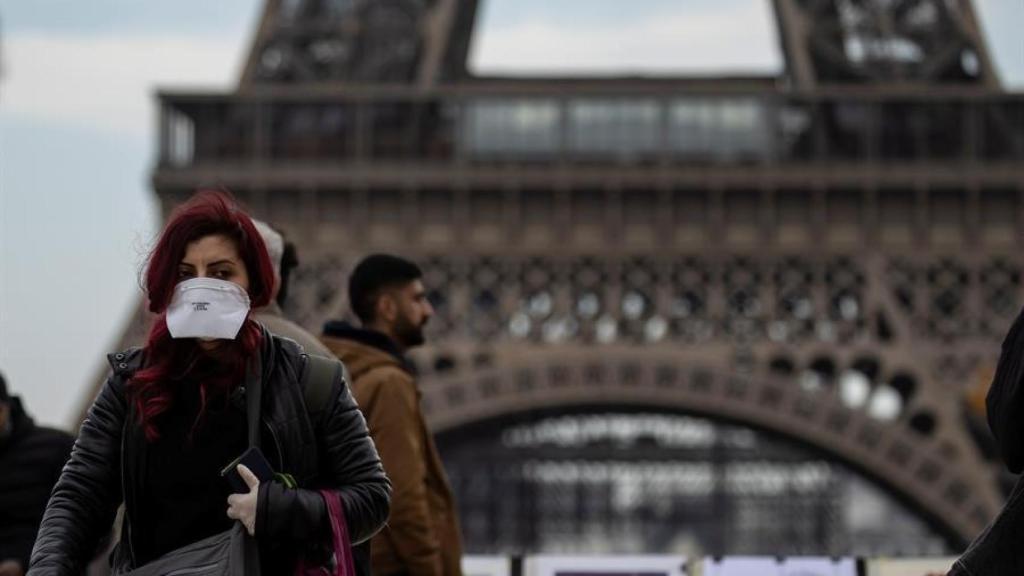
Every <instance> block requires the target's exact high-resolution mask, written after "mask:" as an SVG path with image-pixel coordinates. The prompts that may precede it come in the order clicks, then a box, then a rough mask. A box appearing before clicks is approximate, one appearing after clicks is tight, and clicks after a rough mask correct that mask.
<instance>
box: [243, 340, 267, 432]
mask: <svg viewBox="0 0 1024 576" xmlns="http://www.w3.org/2000/svg"><path fill="white" fill-rule="evenodd" d="M262 399H263V361H262V359H261V358H260V355H259V354H253V355H252V358H251V359H250V360H249V366H248V367H247V369H246V374H245V414H246V421H247V423H248V424H249V446H250V447H254V446H255V447H259V445H260V418H261V414H260V401H261V400H262Z"/></svg>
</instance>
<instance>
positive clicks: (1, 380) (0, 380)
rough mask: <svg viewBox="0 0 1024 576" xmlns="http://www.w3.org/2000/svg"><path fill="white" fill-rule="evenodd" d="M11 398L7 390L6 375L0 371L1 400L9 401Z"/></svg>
mask: <svg viewBox="0 0 1024 576" xmlns="http://www.w3.org/2000/svg"><path fill="white" fill-rule="evenodd" d="M10 399H11V396H10V394H9V393H8V392H7V381H6V380H4V375H3V373H2V372H0V402H7V401H8V400H10Z"/></svg>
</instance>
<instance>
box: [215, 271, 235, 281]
mask: <svg viewBox="0 0 1024 576" xmlns="http://www.w3.org/2000/svg"><path fill="white" fill-rule="evenodd" d="M213 277H214V278H219V279H221V280H226V279H228V278H231V272H230V271H228V270H217V271H216V272H214V273H213Z"/></svg>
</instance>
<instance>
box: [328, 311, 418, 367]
mask: <svg viewBox="0 0 1024 576" xmlns="http://www.w3.org/2000/svg"><path fill="white" fill-rule="evenodd" d="M324 336H330V337H331V338H338V339H340V340H352V341H354V342H358V343H360V344H364V345H366V346H370V347H371V348H376V349H377V350H380V351H382V352H386V353H388V354H390V355H391V356H393V357H394V358H395V359H396V360H398V363H399V364H400V365H401V366H402V368H403V369H405V371H406V372H409V373H410V374H413V373H414V372H415V371H414V370H413V366H412V363H411V362H409V359H408V358H406V357H405V355H404V354H402V351H401V350H400V349H399V348H398V345H397V344H395V342H394V341H393V340H392V339H391V338H389V337H388V336H387V335H386V334H384V333H382V332H377V331H376V330H367V329H365V328H357V327H355V326H353V325H351V324H349V323H348V322H346V321H344V320H330V321H328V322H326V323H325V324H324Z"/></svg>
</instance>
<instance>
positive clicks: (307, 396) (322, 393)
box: [302, 354, 348, 420]
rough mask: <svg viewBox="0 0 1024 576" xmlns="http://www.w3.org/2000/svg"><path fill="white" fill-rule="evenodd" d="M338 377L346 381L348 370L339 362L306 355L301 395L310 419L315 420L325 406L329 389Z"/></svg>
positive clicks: (329, 395)
mask: <svg viewBox="0 0 1024 576" xmlns="http://www.w3.org/2000/svg"><path fill="white" fill-rule="evenodd" d="M338 376H341V378H342V379H343V380H344V381H346V382H347V381H348V370H346V369H345V365H344V364H342V363H341V361H340V360H338V359H336V358H324V357H323V356H316V355H314V354H307V355H306V367H305V369H304V370H303V371H302V395H303V399H304V400H305V401H306V411H307V412H308V413H309V415H310V418H311V419H314V420H315V419H316V417H317V416H319V414H320V412H323V410H324V408H325V407H326V406H327V401H328V400H329V399H330V397H331V389H332V388H333V387H334V382H335V381H336V380H337V379H338Z"/></svg>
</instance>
